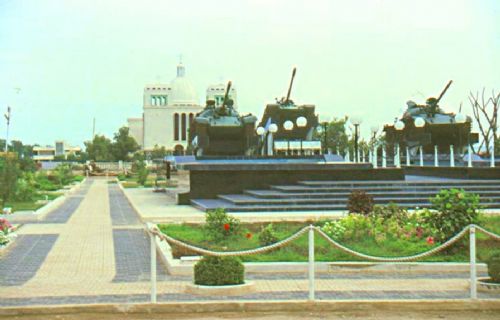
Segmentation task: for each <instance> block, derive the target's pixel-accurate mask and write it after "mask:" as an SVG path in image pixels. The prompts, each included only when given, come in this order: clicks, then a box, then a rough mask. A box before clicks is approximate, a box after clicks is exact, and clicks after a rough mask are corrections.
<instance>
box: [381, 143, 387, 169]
mask: <svg viewBox="0 0 500 320" xmlns="http://www.w3.org/2000/svg"><path fill="white" fill-rule="evenodd" d="M382 168H387V152H386V150H385V145H384V146H382Z"/></svg>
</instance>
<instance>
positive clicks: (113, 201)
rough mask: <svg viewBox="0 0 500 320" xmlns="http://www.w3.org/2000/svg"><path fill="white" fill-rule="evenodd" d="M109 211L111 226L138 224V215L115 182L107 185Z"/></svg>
mask: <svg viewBox="0 0 500 320" xmlns="http://www.w3.org/2000/svg"><path fill="white" fill-rule="evenodd" d="M108 194H109V211H110V213H111V221H112V224H113V226H123V225H135V224H140V223H141V221H140V220H139V216H138V215H137V213H136V212H135V210H134V208H132V206H131V205H130V203H129V202H128V200H127V198H126V197H125V195H124V194H123V191H122V190H121V189H120V188H119V187H118V186H117V185H115V184H110V185H109V186H108Z"/></svg>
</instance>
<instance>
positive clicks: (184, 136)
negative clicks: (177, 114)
mask: <svg viewBox="0 0 500 320" xmlns="http://www.w3.org/2000/svg"><path fill="white" fill-rule="evenodd" d="M181 120H182V121H181V125H182V141H186V132H187V131H186V127H187V126H186V124H187V123H186V114H185V113H183V114H182V117H181Z"/></svg>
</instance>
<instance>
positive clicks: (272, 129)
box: [269, 123, 278, 133]
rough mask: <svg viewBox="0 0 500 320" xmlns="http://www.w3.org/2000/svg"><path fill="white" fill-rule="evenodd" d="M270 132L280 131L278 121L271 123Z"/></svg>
mask: <svg viewBox="0 0 500 320" xmlns="http://www.w3.org/2000/svg"><path fill="white" fill-rule="evenodd" d="M269 132H271V133H276V132H278V126H277V125H276V123H271V124H270V125H269Z"/></svg>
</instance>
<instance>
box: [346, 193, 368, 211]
mask: <svg viewBox="0 0 500 320" xmlns="http://www.w3.org/2000/svg"><path fill="white" fill-rule="evenodd" d="M347 210H349V212H352V213H361V214H365V215H367V214H369V213H370V212H372V210H373V197H372V196H371V195H369V194H367V193H366V192H364V191H359V190H355V191H353V192H351V194H350V195H349V200H348V201H347Z"/></svg>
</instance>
